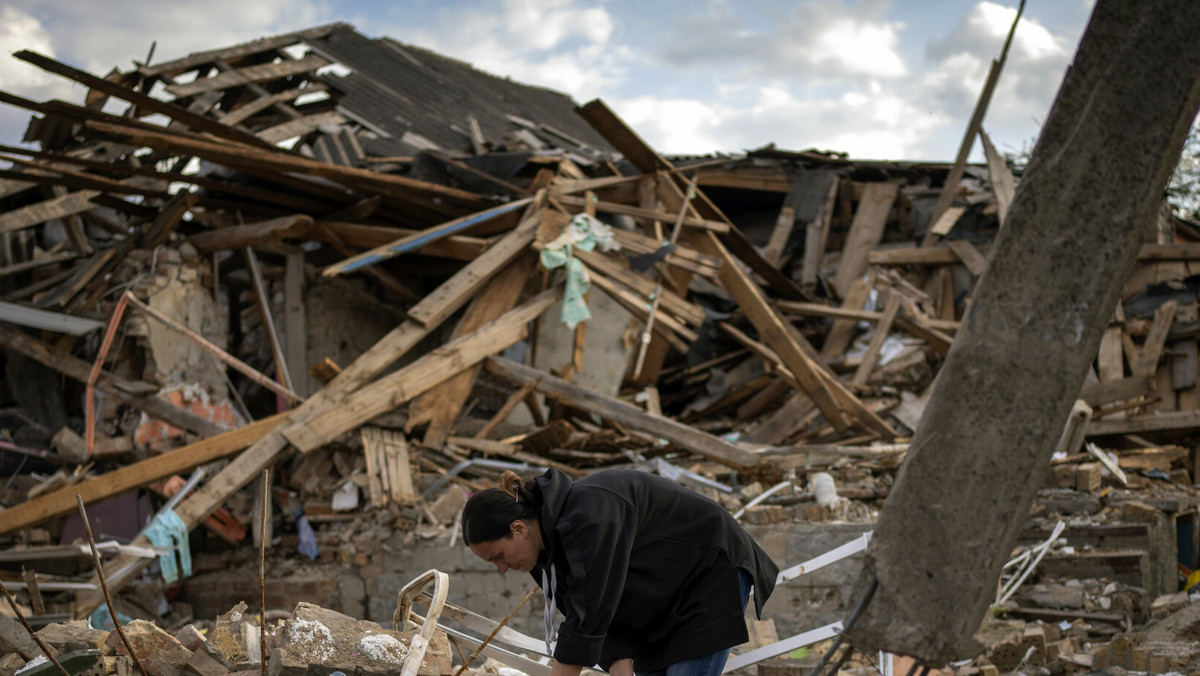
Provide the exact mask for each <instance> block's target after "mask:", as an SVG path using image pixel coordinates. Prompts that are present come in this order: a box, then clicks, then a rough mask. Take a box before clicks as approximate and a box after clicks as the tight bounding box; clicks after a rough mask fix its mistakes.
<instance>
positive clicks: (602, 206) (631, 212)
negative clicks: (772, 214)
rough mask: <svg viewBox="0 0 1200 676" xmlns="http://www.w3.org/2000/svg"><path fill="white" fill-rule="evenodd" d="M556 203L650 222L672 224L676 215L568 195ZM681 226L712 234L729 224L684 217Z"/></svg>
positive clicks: (724, 229)
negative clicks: (588, 207) (589, 200)
mask: <svg viewBox="0 0 1200 676" xmlns="http://www.w3.org/2000/svg"><path fill="white" fill-rule="evenodd" d="M555 199H556V200H558V203H559V204H561V205H563V206H564V207H578V208H584V207H586V206H588V205H589V204H590V205H591V206H592V207H593V208H594V209H595V210H596V211H599V212H601V213H605V214H621V215H624V216H630V217H633V218H642V219H648V220H652V221H655V220H657V221H667V222H672V223H673V222H674V221H675V220H676V214H672V213H670V212H667V211H661V210H659V209H646V208H643V207H635V206H630V205H628V204H620V203H617V202H605V201H593V202H587V201H586V200H585V199H584V198H582V197H574V196H570V195H561V196H558V197H556V198H555ZM680 222H681V223H682V224H683V225H688V226H691V227H694V228H702V229H704V230H712V231H713V232H718V233H725V232H729V227H730V226H729V224H728V223H722V222H721V221H713V220H709V219H705V218H696V217H694V216H685V217H684V218H683V219H682V220H681V221H680Z"/></svg>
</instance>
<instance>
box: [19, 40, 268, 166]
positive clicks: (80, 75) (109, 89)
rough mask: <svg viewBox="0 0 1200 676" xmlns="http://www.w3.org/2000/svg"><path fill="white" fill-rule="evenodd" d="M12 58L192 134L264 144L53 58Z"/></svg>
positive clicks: (23, 53)
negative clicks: (171, 122)
mask: <svg viewBox="0 0 1200 676" xmlns="http://www.w3.org/2000/svg"><path fill="white" fill-rule="evenodd" d="M13 56H14V57H16V58H18V59H21V60H22V61H26V62H29V63H31V64H33V65H35V66H37V67H38V68H41V69H42V70H45V71H47V72H50V73H54V74H55V75H61V76H63V77H65V78H68V79H71V80H74V81H76V82H78V83H79V84H82V85H84V86H85V87H88V88H90V89H94V90H96V91H99V92H103V93H105V94H108V95H110V96H115V97H117V98H119V99H121V100H122V101H128V102H129V103H131V104H133V105H134V106H136V107H137V109H138V111H139V112H141V113H145V114H149V113H159V114H160V115H166V116H167V117H169V118H171V119H172V120H175V121H176V122H179V123H180V124H184V125H187V126H188V127H191V128H192V129H195V130H196V131H203V132H208V133H210V134H212V135H213V136H217V137H219V138H226V139H233V140H236V141H242V142H244V143H251V144H253V145H255V146H262V145H264V144H263V142H262V141H260V140H258V139H257V138H255V137H254V135H253V134H248V133H246V132H244V131H242V130H239V129H234V128H232V127H227V126H225V125H223V124H221V123H220V122H217V121H216V120H214V119H212V118H208V117H205V116H203V115H197V114H196V113H190V112H188V110H187V109H186V108H184V107H182V106H180V105H178V104H175V103H170V102H168V101H162V100H160V99H156V98H154V97H152V96H148V95H146V94H143V93H141V92H139V91H136V90H134V89H131V88H129V87H126V86H124V85H121V84H118V83H115V82H110V81H108V80H105V79H104V78H101V77H96V76H95V75H92V74H91V73H88V72H85V71H82V70H79V69H78V68H73V67H71V66H68V65H67V64H65V63H61V62H59V61H55V60H54V59H51V58H48V57H46V56H42V55H41V54H38V53H36V52H31V51H28V50H21V51H19V52H16V53H15V54H13Z"/></svg>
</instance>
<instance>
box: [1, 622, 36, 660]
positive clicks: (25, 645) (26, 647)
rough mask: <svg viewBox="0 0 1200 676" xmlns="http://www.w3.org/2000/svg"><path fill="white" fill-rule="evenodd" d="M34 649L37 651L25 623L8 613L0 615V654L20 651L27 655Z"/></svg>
mask: <svg viewBox="0 0 1200 676" xmlns="http://www.w3.org/2000/svg"><path fill="white" fill-rule="evenodd" d="M34 651H38V647H37V644H36V643H34V642H33V638H32V637H31V636H30V635H29V631H27V630H26V629H25V625H23V624H21V623H20V621H18V620H16V619H15V618H12V617H9V616H8V615H0V654H5V653H16V652H21V653H25V654H26V655H29V654H32V653H33V652H34ZM39 652H40V651H39ZM22 666H24V663H22Z"/></svg>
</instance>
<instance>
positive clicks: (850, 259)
mask: <svg viewBox="0 0 1200 676" xmlns="http://www.w3.org/2000/svg"><path fill="white" fill-rule="evenodd" d="M899 191H900V186H898V185H896V184H895V183H868V184H867V185H866V187H865V188H863V195H862V199H860V200H859V202H858V209H857V210H855V212H854V220H853V221H851V222H850V232H849V234H847V235H846V245H845V246H844V247H842V259H841V261H840V262H839V263H838V269H837V275H836V276H835V277H834V281H833V286H834V288H835V289H836V290H837V292H838V295H840V296H842V297H843V298H845V297H846V294H847V293H849V291H850V284H851V283H852V282H853V281H854V280H855V279H858V278H859V277H862V275H863V273H865V272H866V271H867V265H868V259H869V257H870V253H871V250H872V249H874V248H875V247H877V246H879V242H880V240H881V239H882V238H883V226H884V225H886V224H887V218H888V214H889V213H891V211H892V205H893V204H894V203H895V202H896V195H897V194H899Z"/></svg>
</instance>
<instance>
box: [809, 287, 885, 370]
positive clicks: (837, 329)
mask: <svg viewBox="0 0 1200 676" xmlns="http://www.w3.org/2000/svg"><path fill="white" fill-rule="evenodd" d="M874 284H875V275H874V274H870V275H868V279H865V280H864V279H856V280H854V281H853V282H852V283H851V284H850V288H849V289H848V290H847V291H846V295H845V296H844V297H843V300H842V309H843V310H861V309H863V307H864V306H865V305H866V304H867V298H868V297H869V296H870V293H871V287H872V286H874ZM857 325H858V320H857V319H835V320H834V321H833V325H832V326H830V327H829V332H828V333H826V334H825V342H824V343H823V344H822V345H821V358H822V359H840V358H841V356H842V354H844V353H845V352H846V348H848V347H850V341H851V340H852V339H853V338H854V331H855V329H856V327H857Z"/></svg>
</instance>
